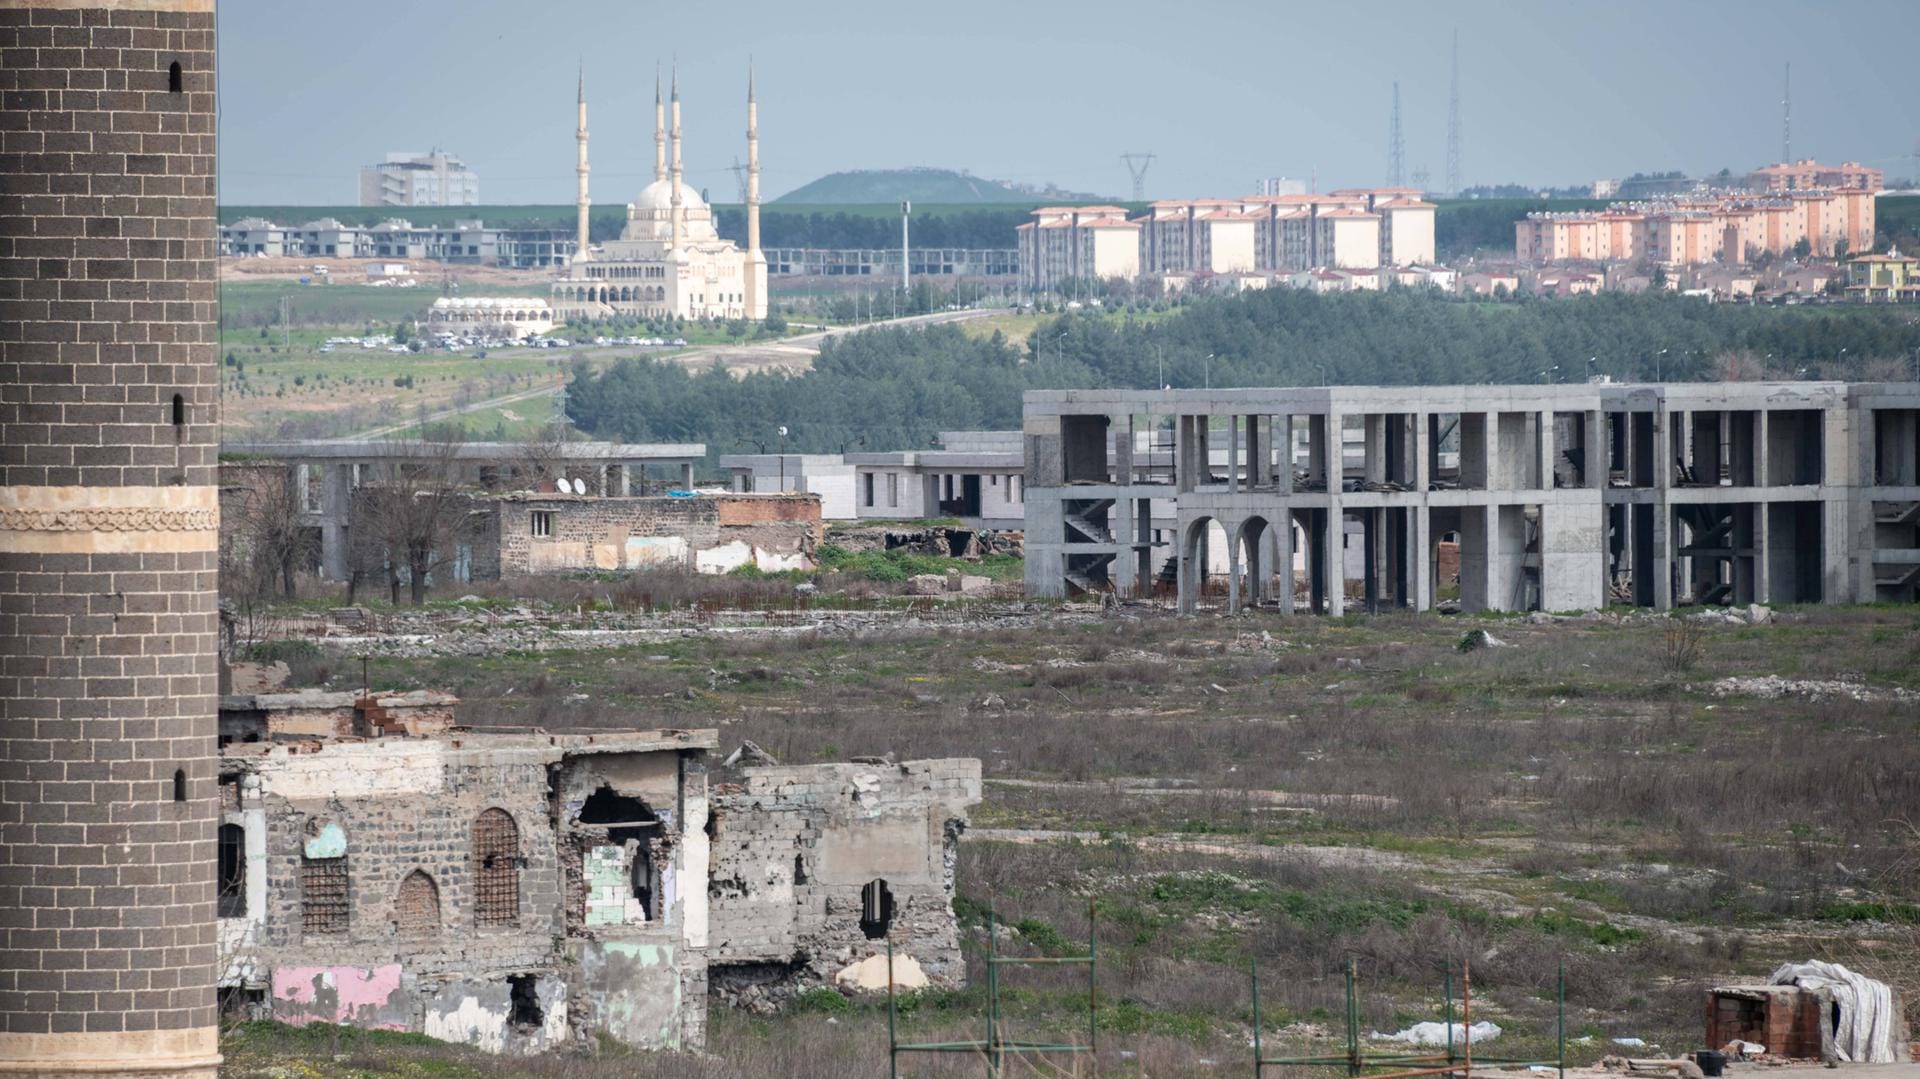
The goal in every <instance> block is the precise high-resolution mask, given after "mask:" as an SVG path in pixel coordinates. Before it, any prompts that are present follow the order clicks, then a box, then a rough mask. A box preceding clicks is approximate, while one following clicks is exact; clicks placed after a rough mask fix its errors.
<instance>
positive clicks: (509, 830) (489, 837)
mask: <svg viewBox="0 0 1920 1079" xmlns="http://www.w3.org/2000/svg"><path fill="white" fill-rule="evenodd" d="M519 918H520V828H519V826H517V825H515V824H514V823H513V817H512V816H510V815H509V814H508V813H507V811H506V810H504V809H489V810H487V811H486V812H485V813H482V814H480V816H479V818H478V819H476V820H475V821H474V822H473V920H474V923H475V924H477V925H512V924H513V923H514V922H516V921H518V920H519Z"/></svg>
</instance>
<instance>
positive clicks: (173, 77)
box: [167, 60, 181, 94]
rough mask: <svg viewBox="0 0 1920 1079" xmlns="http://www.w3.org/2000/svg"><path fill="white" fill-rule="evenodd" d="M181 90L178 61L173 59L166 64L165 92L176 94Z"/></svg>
mask: <svg viewBox="0 0 1920 1079" xmlns="http://www.w3.org/2000/svg"><path fill="white" fill-rule="evenodd" d="M180 90H181V78H180V61H178V60H175V61H174V62H173V63H172V64H169V65H168V66H167V92H168V93H170V94H177V93H179V92H180Z"/></svg>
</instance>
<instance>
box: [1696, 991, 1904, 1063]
mask: <svg viewBox="0 0 1920 1079" xmlns="http://www.w3.org/2000/svg"><path fill="white" fill-rule="evenodd" d="M1903 1004H1904V1002H1903V1001H1902V1000H1901V999H1900V994H1899V992H1898V991H1897V990H1896V991H1895V992H1894V994H1893V1008H1892V1013H1893V1024H1894V1029H1893V1038H1892V1041H1893V1045H1894V1047H1895V1052H1896V1053H1902V1052H1906V1051H1908V1050H1909V1048H1910V1041H1909V1039H1910V1037H1911V1035H1910V1034H1909V1032H1908V1031H1907V1030H1906V1029H1905V1024H1904V1023H1903V1022H1902V1020H1901V1016H1902V1015H1903V1011H1902V1008H1903ZM1835 1008H1836V1005H1835V1004H1834V1003H1833V1001H1832V999H1831V998H1830V997H1829V996H1828V995H1827V994H1825V993H1822V992H1819V991H1816V990H1812V989H1805V988H1802V987H1801V986H1798V985H1723V986H1717V987H1715V988H1713V989H1709V990H1707V1045H1708V1046H1709V1047H1712V1048H1715V1049H1718V1048H1720V1047H1721V1046H1723V1045H1726V1044H1727V1043H1728V1042H1731V1041H1733V1040H1734V1039H1735V1038H1738V1039H1740V1040H1742V1041H1749V1042H1754V1043H1756V1044H1759V1045H1764V1046H1766V1047H1767V1052H1768V1053H1769V1054H1771V1055H1776V1056H1784V1057H1790V1058H1794V1059H1800V1060H1838V1059H1839V1058H1838V1056H1837V1054H1836V1053H1835V1051H1834V1044H1833V1029H1834V1023H1835V1021H1836V1017H1835V1011H1834V1009H1835Z"/></svg>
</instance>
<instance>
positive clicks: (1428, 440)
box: [1407, 409, 1439, 516]
mask: <svg viewBox="0 0 1920 1079" xmlns="http://www.w3.org/2000/svg"><path fill="white" fill-rule="evenodd" d="M1434 434H1435V432H1434V430H1433V414H1432V413H1430V412H1427V411H1425V410H1424V409H1423V410H1421V411H1419V412H1415V413H1414V414H1413V432H1412V436H1411V437H1412V445H1410V446H1409V447H1408V449H1409V450H1410V451H1411V452H1412V453H1413V467H1412V468H1411V469H1409V470H1408V472H1407V475H1409V476H1411V477H1412V478H1413V489H1414V490H1416V491H1418V492H1420V501H1421V504H1422V508H1423V509H1424V507H1425V503H1426V496H1427V485H1428V484H1430V483H1432V482H1433V470H1434V468H1435V466H1436V464H1437V462H1436V461H1435V460H1434V458H1435V456H1436V455H1437V454H1438V452H1439V449H1438V447H1437V446H1435V445H1434V438H1433V436H1434ZM1423 516H1424V514H1423Z"/></svg>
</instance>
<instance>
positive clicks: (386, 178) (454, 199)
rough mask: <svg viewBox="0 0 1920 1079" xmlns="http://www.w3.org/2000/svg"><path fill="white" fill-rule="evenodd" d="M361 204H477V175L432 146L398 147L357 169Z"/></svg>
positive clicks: (457, 160)
mask: <svg viewBox="0 0 1920 1079" xmlns="http://www.w3.org/2000/svg"><path fill="white" fill-rule="evenodd" d="M360 205H362V206H478V205H480V176H479V174H478V173H476V172H474V171H473V170H472V169H470V168H468V167H467V163H466V162H464V161H462V160H460V159H459V158H457V157H455V156H453V155H452V154H448V153H442V152H441V151H439V150H435V151H433V152H432V153H426V154H422V153H414V152H411V151H401V152H398V153H391V154H388V155H387V159H386V160H385V161H382V162H381V163H379V164H378V165H368V166H367V167H366V168H364V169H361V170H360Z"/></svg>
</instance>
